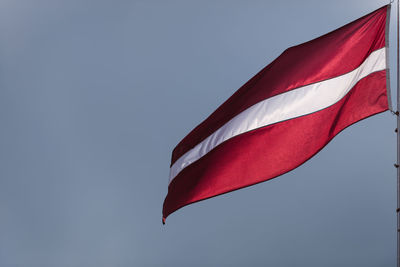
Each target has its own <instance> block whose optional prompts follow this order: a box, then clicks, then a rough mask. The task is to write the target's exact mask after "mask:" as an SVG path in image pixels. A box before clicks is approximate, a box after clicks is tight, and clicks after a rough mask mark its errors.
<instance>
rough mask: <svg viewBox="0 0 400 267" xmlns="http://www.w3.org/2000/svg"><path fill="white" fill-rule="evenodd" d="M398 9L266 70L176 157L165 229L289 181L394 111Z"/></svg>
mask: <svg viewBox="0 0 400 267" xmlns="http://www.w3.org/2000/svg"><path fill="white" fill-rule="evenodd" d="M389 14H390V5H387V6H384V7H382V8H380V9H378V10H376V11H374V12H372V13H370V14H368V15H366V16H364V17H362V18H360V19H358V20H356V21H353V22H351V23H349V24H347V25H345V26H343V27H341V28H339V29H337V30H335V31H332V32H330V33H328V34H326V35H323V36H321V37H319V38H316V39H314V40H311V41H309V42H307V43H304V44H300V45H297V46H294V47H291V48H289V49H287V50H286V51H284V52H283V53H282V54H281V55H280V56H279V57H278V58H277V59H275V60H274V61H273V62H272V63H270V64H269V65H268V66H266V67H265V68H264V69H262V70H261V71H260V72H259V73H257V74H256V75H255V76H254V77H253V78H251V79H250V80H249V81H248V82H247V83H246V84H244V85H243V86H242V87H241V88H240V89H239V90H238V91H236V92H235V93H234V94H233V95H232V96H231V97H230V98H229V99H228V100H227V101H226V102H225V103H223V104H222V105H221V106H220V107H218V109H217V110H216V111H215V112H214V113H212V114H211V115H210V116H209V117H208V118H207V119H206V120H205V121H203V122H202V123H201V124H200V125H198V126H197V127H196V128H195V129H194V130H192V131H191V132H190V133H189V134H188V135H187V136H186V137H185V138H184V139H183V140H182V141H181V142H180V143H179V144H178V145H177V146H176V148H175V149H174V151H173V153H172V161H171V169H170V177H169V186H168V195H167V197H166V198H165V201H164V206H163V222H165V219H166V218H167V216H168V215H169V214H171V213H172V212H174V211H176V210H177V209H179V208H181V207H183V206H185V205H188V204H191V203H194V202H197V201H200V200H204V199H207V198H210V197H214V196H217V195H220V194H224V193H227V192H230V191H233V190H236V189H239V188H243V187H246V186H250V185H254V184H257V183H260V182H263V181H267V180H269V179H272V178H275V177H277V176H279V175H282V174H284V173H287V172H289V171H291V170H293V169H294V168H296V167H298V166H299V165H301V164H303V163H304V162H305V161H307V160H308V159H310V158H311V157H312V156H314V155H315V154H316V153H318V151H320V150H321V149H322V148H323V147H324V146H325V145H327V144H328V143H329V141H330V140H332V138H333V137H335V136H336V135H337V134H338V133H340V132H341V131H342V130H344V129H345V128H346V127H348V126H350V125H352V124H353V123H356V122H358V121H360V120H362V119H365V118H367V117H369V116H372V115H375V114H377V113H380V112H383V111H386V110H388V109H389V105H390V98H389V97H388V96H389V82H388V78H389V72H388V64H387V60H386V59H387V56H388V49H387V48H388V37H387V34H388V26H389Z"/></svg>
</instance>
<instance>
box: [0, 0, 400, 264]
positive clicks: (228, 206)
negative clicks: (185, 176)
mask: <svg viewBox="0 0 400 267" xmlns="http://www.w3.org/2000/svg"><path fill="white" fill-rule="evenodd" d="M388 2H389V1H366V0H336V1H321V0H319V1H311V0H304V1H289V0H288V1H244V0H242V1H221V0H218V1H204V0H202V1H127V0H126V1H122V0H121V1H119V0H113V1H111V0H109V1H105V0H96V1H94V0H93V1H89V0H68V1H66V0H65V1H56V0H36V1H31V0H2V1H1V2H0V124H1V130H0V162H1V163H0V266H1V267H3V266H4V267H8V266H34V267H36V266H40V267H47V266H60V267H64V266H66V267H69V266H76V267H80V266H167V267H168V266H174V267H176V266H216V267H217V266H274V267H287V266H307V267H310V266H328V267H329V266H352V267H354V266H363V267H366V266H374V267H376V266H394V265H395V244H396V243H395V242H396V240H395V237H396V232H395V227H396V226H395V224H396V217H395V205H396V204H395V202H396V177H395V176H396V175H395V169H394V167H393V163H394V162H395V144H396V143H395V135H394V133H393V129H394V127H395V118H394V116H392V115H391V114H390V113H388V112H386V113H383V114H380V115H377V116H375V117H372V118H370V119H367V120H365V121H362V122H360V123H358V124H356V125H354V126H352V127H350V128H348V129H347V130H345V131H344V132H342V133H341V134H340V135H339V136H337V137H336V138H335V139H334V140H333V141H332V142H331V143H330V144H329V145H328V146H327V147H326V148H325V149H323V150H322V151H321V152H320V153H319V154H317V155H316V156H315V157H314V158H313V159H312V160H310V161H308V162H307V163H306V164H304V165H303V166H301V167H299V168H298V169H296V170H295V171H293V172H290V173H288V174H286V175H284V176H282V177H280V178H277V179H274V180H272V181H269V182H266V183H262V184H259V185H256V186H253V187H249V188H246V189H242V190H239V191H236V192H234V193H230V194H226V195H223V196H220V197H217V198H213V199H210V200H207V201H203V202H200V203H197V204H194V205H191V206H187V207H185V208H183V209H181V210H179V211H177V212H176V213H174V214H172V215H171V216H170V217H168V220H167V224H166V225H165V226H162V224H161V209H162V202H163V200H164V197H165V195H166V193H167V184H168V172H169V162H170V155H171V151H172V149H173V147H174V146H175V145H176V144H177V143H178V142H179V141H180V139H181V138H183V137H184V136H185V135H186V134H187V133H188V132H189V131H190V130H191V129H192V128H193V127H195V126H196V125H197V124H198V123H200V122H201V121H202V120H203V119H205V118H206V116H208V115H209V114H210V113H211V112H212V111H213V110H214V109H215V108H216V107H217V106H218V105H219V104H221V103H222V102H223V101H224V100H225V99H226V98H227V97H229V96H230V95H231V94H232V93H233V92H234V91H236V90H237V89H238V88H239V87H240V86H241V85H242V84H243V83H244V82H246V81H247V80H248V79H249V78H251V77H252V76H253V75H254V74H255V73H257V72H258V71H259V70H260V69H261V68H262V67H264V66H265V65H267V64H268V63H269V62H270V61H271V60H273V59H274V58H276V57H277V56H278V55H279V54H280V53H281V52H282V51H283V50H284V49H286V48H287V47H289V46H292V45H295V44H299V43H302V42H305V41H308V40H310V39H312V38H315V37H317V36H319V35H322V34H324V33H326V32H328V31H331V30H333V29H335V28H337V27H340V26H342V25H344V24H346V23H348V22H350V21H352V20H354V19H357V18H358V17H360V16H362V15H364V14H366V13H369V12H371V11H373V10H375V9H377V8H379V7H380V6H382V5H384V4H386V3H388ZM394 22H395V7H393V10H392V23H391V46H392V47H393V48H394V47H395V35H394V33H395V28H394V26H395V23H394ZM390 52H391V58H390V60H391V66H392V77H391V80H392V88H395V84H394V81H395V76H393V74H394V73H395V69H394V66H395V65H394V64H393V63H395V51H394V50H393V49H391V51H390Z"/></svg>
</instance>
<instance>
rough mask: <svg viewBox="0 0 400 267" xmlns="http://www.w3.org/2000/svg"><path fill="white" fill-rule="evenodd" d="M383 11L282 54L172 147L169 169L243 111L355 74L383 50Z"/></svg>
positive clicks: (384, 23)
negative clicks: (374, 52) (289, 92)
mask: <svg viewBox="0 0 400 267" xmlns="http://www.w3.org/2000/svg"><path fill="white" fill-rule="evenodd" d="M386 10H387V6H384V7H382V8H380V9H378V10H376V11H374V12H372V13H370V14H368V15H366V16H364V17H362V18H360V19H358V20H356V21H354V22H351V23H349V24H347V25H345V26H343V27H341V28H339V29H337V30H335V31H332V32H330V33H328V34H326V35H323V36H321V37H319V38H317V39H314V40H312V41H309V42H307V43H304V44H301V45H297V46H294V47H291V48H289V49H287V50H286V51H284V52H283V53H282V54H281V55H280V56H279V57H278V58H277V59H275V60H274V61H273V62H272V63H271V64H269V65H268V66H267V67H265V68H264V69H263V70H261V71H260V72H259V73H258V74H256V75H255V76H254V77H253V78H252V79H250V80H249V81H248V82H247V83H246V84H244V85H243V86H242V87H241V88H240V89H239V90H238V91H236V93H234V94H233V95H232V96H231V97H230V98H229V99H228V100H227V101H226V102H225V103H223V104H222V105H221V106H220V107H219V108H218V109H217V110H216V111H215V112H214V113H213V114H211V115H210V116H209V117H208V118H207V119H206V120H205V121H203V122H202V123H201V124H200V125H199V126H197V127H196V128H195V129H194V130H193V131H191V132H190V133H189V134H188V135H187V136H186V137H185V138H184V139H183V140H182V141H181V142H180V143H179V144H178V145H177V146H176V147H175V149H174V151H173V153H172V159H171V165H172V164H173V163H174V162H175V161H176V160H177V159H178V158H179V157H181V156H182V155H183V154H185V153H186V152H187V151H188V150H190V149H192V148H193V147H194V146H195V145H197V144H198V143H200V142H201V141H203V140H204V139H205V138H207V137H208V136H209V135H210V134H212V133H213V132H215V131H216V130H218V129H219V128H220V127H221V126H223V125H224V124H225V123H226V122H228V121H229V120H230V119H231V118H233V117H234V116H236V115H237V114H239V113H241V112H242V111H244V110H245V109H247V108H248V107H250V106H252V105H254V104H256V103H258V102H260V101H262V100H264V99H267V98H269V97H271V96H274V95H277V94H281V93H284V92H287V91H290V90H293V89H295V88H298V87H301V86H304V85H308V84H311V83H315V82H319V81H323V80H326V79H329V78H333V77H336V76H339V75H342V74H345V73H347V72H350V71H351V70H353V69H355V68H357V67H358V66H359V65H360V64H361V63H362V62H363V61H364V60H365V59H366V58H367V57H368V55H369V54H371V52H373V51H374V50H377V49H379V48H382V47H384V46H385V25H386Z"/></svg>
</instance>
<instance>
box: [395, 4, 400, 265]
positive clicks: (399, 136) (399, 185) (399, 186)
mask: <svg viewBox="0 0 400 267" xmlns="http://www.w3.org/2000/svg"><path fill="white" fill-rule="evenodd" d="M399 4H400V0H397V71H396V75H397V96H396V97H397V112H396V115H397V116H396V117H397V129H396V134H397V165H396V167H397V209H396V212H397V267H400V214H399V213H400V168H399V164H400V116H399V110H400V101H399V100H400V87H399V83H400V75H399V65H400V58H399V10H400V6H399Z"/></svg>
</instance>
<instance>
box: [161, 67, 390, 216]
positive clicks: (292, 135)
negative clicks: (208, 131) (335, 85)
mask: <svg viewBox="0 0 400 267" xmlns="http://www.w3.org/2000/svg"><path fill="white" fill-rule="evenodd" d="M387 109H388V104H387V94H386V71H379V72H375V73H373V74H370V75H369V76H367V77H366V78H364V79H363V80H361V81H360V82H359V83H358V84H357V85H356V86H355V87H354V88H353V89H352V90H351V91H350V92H349V93H348V94H347V95H346V96H345V97H344V98H343V99H342V100H340V101H339V102H338V103H336V104H334V105H332V106H330V107H328V108H326V109H324V110H321V111H319V112H316V113H313V114H310V115H307V116H303V117H299V118H295V119H291V120H288V121H284V122H280V123H277V124H274V125H269V126H267V127H264V128H261V129H258V130H254V131H251V132H247V133H245V134H242V135H239V136H236V137H234V138H232V139H230V140H228V141H226V142H225V143H222V144H221V145H219V146H218V147H216V148H215V149H214V150H212V151H211V152H209V153H208V154H207V155H206V156H204V157H202V158H201V159H199V160H198V161H196V162H195V163H193V164H191V165H189V166H188V167H186V168H185V169H184V170H183V171H182V172H181V173H180V174H179V175H178V176H177V177H175V179H174V180H173V181H172V182H171V183H170V185H169V188H168V195H167V197H166V199H165V201H164V207H163V217H164V218H166V217H167V216H168V215H169V214H171V213H172V212H174V211H175V210H177V209H179V208H181V207H183V206H185V205H188V204H190V203H193V202H197V201H200V200H203V199H206V198H210V197H213V196H216V195H220V194H223V193H227V192H230V191H233V190H236V189H239V188H242V187H246V186H250V185H253V184H256V183H259V182H263V181H266V180H269V179H272V178H274V177H277V176H279V175H282V174H284V173H286V172H288V171H290V170H292V169H294V168H296V167H298V166H299V165H301V164H303V163H304V162H305V161H307V160H308V159H310V158H311V157H312V156H313V155H315V154H316V153H317V152H318V151H320V150H321V149H322V148H323V147H324V146H325V145H326V144H327V143H328V142H329V141H330V140H331V139H332V138H333V137H334V136H335V135H337V134H338V133H339V132H341V131H342V130H343V129H345V128H346V127H348V126H350V125H351V124H353V123H356V122H357V121H360V120H362V119H364V118H366V117H369V116H371V115H374V114H377V113H380V112H383V111H385V110H387Z"/></svg>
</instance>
